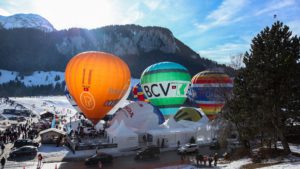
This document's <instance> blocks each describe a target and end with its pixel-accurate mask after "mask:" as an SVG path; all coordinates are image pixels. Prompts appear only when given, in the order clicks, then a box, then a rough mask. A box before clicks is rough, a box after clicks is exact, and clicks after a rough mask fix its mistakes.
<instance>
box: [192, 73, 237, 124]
mask: <svg viewBox="0 0 300 169" xmlns="http://www.w3.org/2000/svg"><path fill="white" fill-rule="evenodd" d="M191 82H192V83H191V86H190V89H189V93H188V97H189V98H190V99H191V100H192V101H193V102H194V103H196V104H197V105H198V106H199V107H200V108H201V109H202V110H203V112H204V113H205V114H206V115H207V116H208V118H209V119H210V120H213V119H214V118H215V117H216V115H217V113H219V112H220V111H221V109H222V108H223V106H224V103H225V98H226V97H228V96H229V95H230V94H231V91H232V87H233V81H232V79H231V78H230V77H229V76H228V75H226V74H225V73H223V72H220V71H203V72H200V73H198V74H196V75H195V76H194V77H193V78H192V81H191Z"/></svg>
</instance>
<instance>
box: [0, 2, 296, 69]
mask: <svg viewBox="0 0 300 169" xmlns="http://www.w3.org/2000/svg"><path fill="white" fill-rule="evenodd" d="M16 13H35V14H39V15H41V16H43V17H45V18H46V19H48V20H49V21H50V22H51V23H52V24H53V26H54V27H55V28H56V29H65V28H70V27H84V28H96V27H101V26H105V25H112V24H139V25H142V26H162V27H166V28H168V29H170V30H171V31H172V32H173V34H174V35H175V37H177V38H178V39H179V40H181V41H182V42H184V43H185V44H187V45H188V46H189V47H191V48H192V49H193V50H194V51H196V52H198V53H199V54H200V55H201V56H202V57H206V58H209V59H212V60H214V61H217V62H219V63H229V62H230V56H232V55H238V54H240V53H244V52H245V51H246V50H248V49H249V48H250V43H251V39H252V38H253V37H254V36H255V35H256V34H258V33H259V32H260V31H261V30H262V29H263V28H264V27H266V26H270V25H272V23H273V22H274V21H275V19H274V18H273V16H274V14H276V15H277V19H279V20H280V21H283V22H284V23H285V24H287V25H288V26H290V28H291V30H292V31H293V33H294V34H298V35H300V1H299V0H265V1H262V0H223V1H222V0H143V1H142V0H0V15H5V16H8V15H12V14H16Z"/></svg>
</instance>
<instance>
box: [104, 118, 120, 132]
mask: <svg viewBox="0 0 300 169" xmlns="http://www.w3.org/2000/svg"><path fill="white" fill-rule="evenodd" d="M118 126H119V122H118V120H116V121H115V123H112V125H111V126H110V127H109V128H107V129H106V132H111V131H114V130H115V129H116V128H118Z"/></svg>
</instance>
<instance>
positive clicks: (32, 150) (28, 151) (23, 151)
mask: <svg viewBox="0 0 300 169" xmlns="http://www.w3.org/2000/svg"><path fill="white" fill-rule="evenodd" d="M37 151H38V150H37V148H36V147H34V146H24V147H20V148H17V149H15V150H13V151H11V152H10V153H9V158H16V157H19V156H36V154H37Z"/></svg>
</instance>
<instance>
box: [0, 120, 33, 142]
mask: <svg viewBox="0 0 300 169" xmlns="http://www.w3.org/2000/svg"><path fill="white" fill-rule="evenodd" d="M37 135H38V132H37V130H35V129H34V128H33V127H32V126H31V123H30V121H29V120H27V121H26V123H25V124H12V125H10V126H9V127H7V128H6V129H5V130H4V131H0V142H2V143H4V144H7V143H13V142H15V141H16V140H17V139H19V138H21V139H34V138H35V137H36V136H37Z"/></svg>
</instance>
